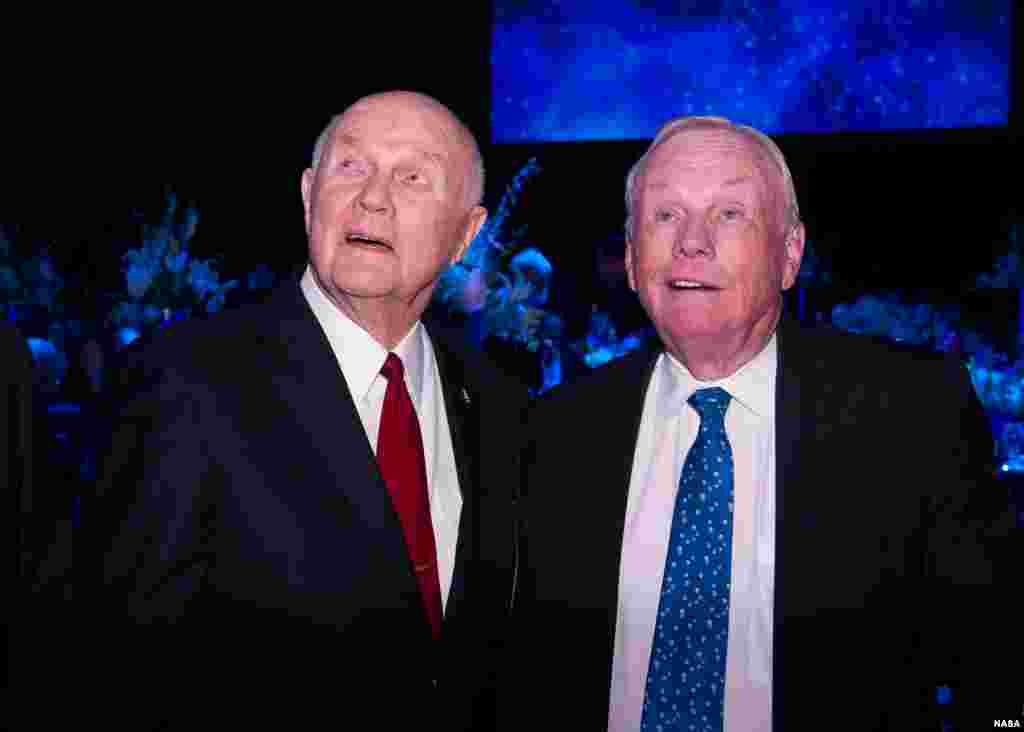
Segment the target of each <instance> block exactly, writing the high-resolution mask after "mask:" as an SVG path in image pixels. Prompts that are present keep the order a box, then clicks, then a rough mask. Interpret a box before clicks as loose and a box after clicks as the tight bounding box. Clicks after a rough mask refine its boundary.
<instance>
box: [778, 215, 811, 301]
mask: <svg viewBox="0 0 1024 732" xmlns="http://www.w3.org/2000/svg"><path fill="white" fill-rule="evenodd" d="M805 236H806V232H805V231H804V225H803V223H802V222H800V221H798V222H797V223H796V224H795V225H794V226H793V227H792V228H791V229H790V230H789V234H788V235H787V236H786V241H785V243H784V244H783V247H784V248H783V257H785V259H784V260H783V263H782V289H783V290H788V289H789V288H790V287H792V286H793V283H795V282H796V276H797V275H798V274H799V273H800V260H801V259H803V256H804V239H805Z"/></svg>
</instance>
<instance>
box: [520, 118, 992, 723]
mask: <svg viewBox="0 0 1024 732" xmlns="http://www.w3.org/2000/svg"><path fill="white" fill-rule="evenodd" d="M627 203H628V210H629V219H628V222H627V242H626V267H627V271H628V277H629V283H630V286H631V287H632V289H633V290H634V291H636V292H637V294H638V295H639V299H640V302H641V304H642V305H643V306H644V308H645V310H646V311H647V313H648V315H649V316H650V318H651V320H652V321H653V323H654V325H655V327H656V329H657V331H658V335H659V336H660V341H661V346H662V347H661V348H660V349H659V350H657V351H653V352H648V353H640V354H637V355H634V356H629V357H626V358H624V359H622V360H621V361H618V362H615V363H613V364H611V365H609V366H608V367H607V368H604V369H601V370H599V371H598V372H596V373H595V374H593V378H590V379H589V380H586V381H584V382H582V383H578V384H574V385H571V386H570V387H567V388H565V389H564V390H563V391H556V392H555V393H554V395H553V396H552V397H551V398H550V399H547V400H544V401H542V402H541V403H540V404H539V405H538V407H537V408H536V410H535V412H534V414H533V416H532V418H531V420H530V425H531V432H530V447H529V451H528V453H527V457H526V458H524V467H525V474H526V481H525V483H524V491H525V494H524V499H523V500H524V504H525V509H524V534H523V536H524V539H523V543H524V552H523V556H524V561H523V568H522V576H521V582H520V588H521V592H520V599H519V601H518V604H517V613H518V617H519V620H520V622H519V623H517V624H518V625H519V626H520V628H521V630H522V633H521V636H520V638H519V639H518V640H517V643H516V649H517V651H518V655H519V660H520V662H521V663H522V664H523V666H518V667H517V668H519V669H521V671H520V673H519V675H518V680H519V683H518V685H517V686H516V691H515V692H514V693H511V694H510V697H511V698H512V700H513V705H512V706H513V708H514V710H516V711H519V712H521V714H520V719H519V721H518V723H517V726H520V727H521V728H523V729H527V728H529V726H528V725H530V724H531V723H534V722H538V723H539V722H540V721H543V722H544V723H545V724H546V725H548V726H549V727H550V728H552V729H556V728H557V729H587V730H596V729H610V730H614V731H615V732H624V731H626V730H637V729H642V730H651V731H652V732H653V731H654V730H665V731H667V730H723V729H725V730H729V731H730V732H734V731H735V730H744V731H749V730H775V732H778V731H779V730H799V729H812V728H818V727H828V728H830V729H832V728H842V729H862V730H863V729H888V728H892V729H902V728H913V729H922V728H931V725H932V724H937V722H936V721H935V719H934V704H933V703H932V702H931V697H933V696H934V691H935V688H936V686H937V685H938V684H940V683H944V682H946V683H950V684H951V685H954V686H956V689H955V690H954V692H955V693H954V701H955V702H957V703H960V704H961V705H964V704H968V703H969V699H970V694H971V693H972V692H978V691H979V689H980V690H981V691H989V690H990V688H989V687H987V686H985V684H983V683H982V682H983V678H984V677H983V675H984V674H986V673H991V674H993V675H995V672H996V668H995V667H986V666H985V665H984V664H983V663H982V664H977V663H976V661H977V660H978V659H976V658H974V657H972V656H971V652H972V651H973V650H977V649H978V648H984V646H985V643H984V640H991V639H992V638H994V637H997V636H993V635H992V634H986V633H985V632H984V630H985V628H984V627H981V626H982V625H984V624H983V623H978V622H976V623H974V624H971V625H967V626H966V627H963V626H961V625H960V624H961V623H966V622H967V621H968V617H969V618H972V619H975V620H976V621H977V620H978V619H979V618H980V617H983V616H979V615H977V614H971V615H970V616H967V615H963V616H962V617H958V616H957V613H958V612H960V611H963V610H966V609H967V608H971V609H978V605H979V604H982V605H983V604H986V603H990V601H991V600H992V599H993V597H992V596H991V595H988V594H985V593H984V592H983V590H985V589H987V588H988V587H989V586H990V585H991V583H992V582H993V573H994V569H993V553H992V552H993V550H992V548H991V545H990V544H988V543H986V541H987V535H988V534H990V533H993V534H995V533H998V532H1000V531H1004V530H1006V529H1007V527H1008V521H1009V513H1008V512H1007V511H1006V508H1007V506H1006V502H1005V496H1004V500H1002V501H1000V499H999V498H998V492H997V491H994V490H993V484H992V483H991V482H989V481H987V480H986V473H985V469H986V466H989V464H990V462H991V456H992V447H991V436H990V435H989V434H988V430H987V425H986V423H985V419H984V416H983V414H982V412H981V410H980V405H979V403H978V401H977V399H976V397H975V396H974V393H973V391H972V389H971V387H970V384H969V381H968V379H967V376H966V372H965V370H964V369H963V368H962V367H961V366H960V365H959V364H958V363H956V362H955V361H954V360H952V359H944V358H942V357H938V356H934V355H932V354H923V353H917V352H911V351H909V350H905V349H902V348H896V347H892V346H889V345H886V344H882V343H879V342H873V341H870V340H867V339H863V338H861V337H857V336H851V335H847V334H840V333H835V332H816V331H808V330H804V329H803V328H801V327H800V326H799V325H798V324H797V323H795V322H789V321H787V320H786V319H785V318H784V317H783V299H782V293H783V291H784V290H786V289H787V288H789V287H790V286H792V285H793V283H794V280H795V278H796V276H797V272H798V270H799V267H800V260H801V256H802V253H803V248H804V227H803V224H802V223H801V221H800V216H799V211H798V208H797V201H796V195H795V193H794V187H793V182H792V179H791V176H790V173H789V171H788V168H787V166H786V163H785V160H784V158H783V156H782V153H781V152H780V151H779V149H778V147H777V146H776V145H775V144H774V142H772V141H771V140H770V139H769V138H768V137H766V136H765V135H763V134H761V133H760V132H758V131H756V130H753V129H751V128H749V127H743V126H738V125H735V124H733V123H731V122H729V121H728V120H724V119H721V118H706V117H705V118H683V119H677V120H673V121H672V122H670V123H668V124H667V125H665V126H664V127H663V128H662V130H661V131H660V132H659V133H658V135H657V137H656V138H655V140H654V142H653V144H652V145H651V147H650V148H649V149H648V151H647V152H646V154H645V155H644V156H643V157H642V158H641V159H640V161H639V162H638V163H637V164H636V165H635V166H634V168H633V170H632V171H631V172H630V175H629V178H628V182H627ZM871 244H872V252H873V253H874V254H877V253H879V252H882V251H884V246H891V245H894V244H893V243H886V242H884V241H882V240H880V241H878V242H872V243H871ZM566 435H573V439H571V440H570V439H566ZM989 607H991V605H989ZM961 630H962V631H963V632H961ZM1006 635H1007V637H1009V635H1010V634H1009V631H1007V632H1006ZM990 648H991V647H990ZM971 663H975V665H971ZM524 668H525V669H526V670H522V669H524ZM513 676H514V675H513ZM996 678H997V680H998V677H996ZM958 681H959V682H962V684H960V685H957V684H956V682H958ZM929 695H931V696H929ZM991 713H992V714H993V715H995V714H997V712H996V710H995V709H992V712H991ZM930 714H931V715H933V717H932V718H931V719H929V717H928V715H930ZM904 724H905V725H907V726H906V727H904V726H901V725H904Z"/></svg>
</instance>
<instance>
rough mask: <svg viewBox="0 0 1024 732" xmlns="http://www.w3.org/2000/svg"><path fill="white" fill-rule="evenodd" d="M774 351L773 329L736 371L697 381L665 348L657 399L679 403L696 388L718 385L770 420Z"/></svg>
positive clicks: (774, 368) (773, 408)
mask: <svg viewBox="0 0 1024 732" xmlns="http://www.w3.org/2000/svg"><path fill="white" fill-rule="evenodd" d="M777 352H778V344H777V331H776V333H772V337H771V338H769V339H768V343H767V344H766V345H765V347H764V348H762V349H761V351H760V353H758V354H757V355H756V356H754V358H752V359H751V360H750V361H748V362H747V363H745V364H744V365H743V366H741V367H740V369H739V371H737V372H736V373H734V374H732V375H731V376H727V377H725V378H724V379H719V380H716V381H698V380H697V379H695V378H694V377H693V375H692V374H690V372H689V370H688V369H687V368H686V367H685V366H683V364H681V363H680V362H679V361H678V360H676V358H675V356H673V355H672V354H671V353H669V352H668V351H666V352H665V358H662V359H661V364H660V365H659V367H660V368H661V371H662V378H661V379H659V383H660V387H659V390H658V391H659V394H658V401H659V403H660V404H672V403H679V404H681V403H683V402H685V401H686V399H688V398H689V397H690V395H691V394H692V393H693V392H695V391H696V390H697V389H705V388H708V387H712V386H720V387H722V388H723V389H725V390H726V391H727V392H729V394H730V395H731V396H732V398H733V399H735V400H736V401H737V402H739V403H740V404H742V405H743V406H745V407H746V408H747V409H749V410H750V411H751V412H753V413H754V414H756V415H758V416H759V417H762V418H767V419H774V417H775V371H776V368H777V359H776V355H777Z"/></svg>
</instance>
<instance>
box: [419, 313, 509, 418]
mask: <svg viewBox="0 0 1024 732" xmlns="http://www.w3.org/2000/svg"><path fill="white" fill-rule="evenodd" d="M425 324H426V325H427V326H428V333H429V335H430V339H431V343H432V344H433V346H434V349H435V352H439V353H438V354H437V355H438V357H439V358H443V359H445V360H446V361H452V362H453V363H452V365H453V366H455V367H456V368H457V369H458V371H459V374H460V375H461V378H462V379H463V380H464V381H465V382H466V386H467V387H469V388H472V389H473V390H474V391H477V392H480V393H482V394H487V395H497V396H499V397H500V398H502V399H504V400H507V401H508V402H510V403H520V404H523V405H525V403H526V401H527V398H528V390H527V387H526V385H525V384H523V383H522V382H521V381H520V380H519V379H517V378H516V377H515V376H512V375H510V374H508V373H507V372H505V371H504V370H503V369H502V368H501V367H500V366H499V365H498V364H497V363H495V362H494V361H493V360H492V359H491V358H490V357H488V356H487V355H486V354H484V353H482V352H481V351H479V350H478V349H476V348H473V347H472V346H471V345H470V344H469V343H468V342H467V341H466V339H465V337H464V336H463V335H462V334H461V333H460V332H459V331H458V330H454V329H452V328H449V327H446V326H445V325H444V324H443V323H442V322H441V321H439V320H438V319H437V318H431V317H428V318H427V319H425Z"/></svg>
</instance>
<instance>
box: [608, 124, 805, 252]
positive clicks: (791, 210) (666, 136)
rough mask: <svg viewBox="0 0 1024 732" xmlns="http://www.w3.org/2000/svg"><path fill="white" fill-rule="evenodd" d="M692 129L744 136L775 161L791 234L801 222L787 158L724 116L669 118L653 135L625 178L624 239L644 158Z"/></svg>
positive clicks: (765, 138)
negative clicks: (678, 135)
mask: <svg viewBox="0 0 1024 732" xmlns="http://www.w3.org/2000/svg"><path fill="white" fill-rule="evenodd" d="M692 129H704V130H729V131H731V132H735V133H736V134H738V135H741V136H743V137H745V138H746V139H747V140H750V141H751V142H753V143H754V144H755V145H756V146H757V147H758V148H759V149H760V150H761V151H762V152H764V153H767V155H768V157H769V158H771V159H772V160H773V161H774V162H775V165H776V166H777V167H778V169H779V173H780V174H781V175H782V185H783V188H784V189H785V192H786V233H787V234H788V233H789V232H791V231H792V230H793V227H795V226H796V225H797V224H799V223H800V207H799V205H798V204H797V200H796V188H795V187H794V185H793V176H792V174H791V173H790V172H789V166H788V165H786V158H785V156H783V154H782V150H780V149H779V146H778V145H776V144H775V141H774V140H772V138H770V137H768V135H766V134H764V133H763V132H761V131H760V130H757V129H754V128H753V127H749V126H747V125H741V124H736V123H735V122H733V121H732V120H729V119H726V118H725V117H676V118H674V119H670V120H669V121H668V122H666V123H665V124H664V125H662V126H661V129H659V130H658V134H656V135H655V136H654V141H653V142H651V145H650V147H648V148H647V150H646V151H645V152H644V154H643V155H642V156H641V157H640V159H639V160H637V161H636V162H635V163H634V164H633V167H632V168H630V169H629V174H628V175H627V176H626V239H627V240H629V239H631V238H632V234H633V198H634V195H635V188H636V184H637V181H638V180H639V179H640V177H641V176H642V175H643V172H644V167H645V166H646V164H647V159H648V158H649V157H650V156H651V153H653V152H654V151H655V150H656V149H657V148H658V147H659V146H660V145H662V144H663V143H665V142H668V140H670V139H671V138H673V137H675V136H676V135H677V134H679V133H680V132H682V131H684V130H692Z"/></svg>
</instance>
